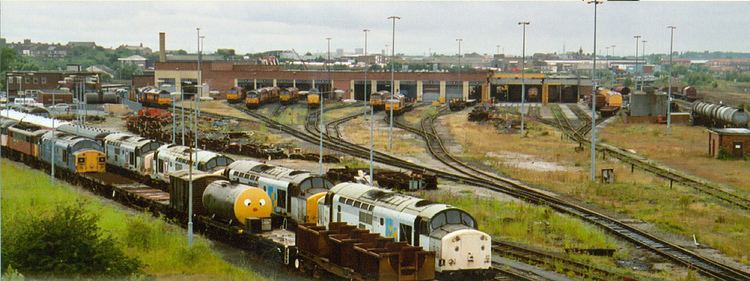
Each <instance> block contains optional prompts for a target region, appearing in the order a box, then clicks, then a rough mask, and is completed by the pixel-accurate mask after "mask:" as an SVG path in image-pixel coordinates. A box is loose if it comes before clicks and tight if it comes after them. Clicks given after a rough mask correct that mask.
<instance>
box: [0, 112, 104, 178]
mask: <svg viewBox="0 0 750 281" xmlns="http://www.w3.org/2000/svg"><path fill="white" fill-rule="evenodd" d="M49 120H51V119H48V118H45V117H40V116H33V115H28V114H25V113H20V112H17V111H12V110H9V111H6V112H4V114H3V116H2V117H0V134H1V135H2V141H1V142H0V144H1V145H2V150H3V152H4V153H6V155H8V156H9V157H10V158H11V159H14V160H18V161H22V162H25V163H29V164H32V165H33V166H35V167H50V166H51V165H54V166H55V168H56V169H57V170H58V171H59V172H60V173H61V174H83V173H103V172H105V170H106V167H105V166H106V156H105V155H104V153H103V152H102V147H101V145H100V144H99V143H98V142H96V141H94V140H92V139H89V138H84V137H80V136H77V135H74V134H69V133H66V132H63V131H55V130H51V129H50V127H51V126H53V124H52V123H51V122H50V121H49ZM61 125H67V123H66V122H61Z"/></svg>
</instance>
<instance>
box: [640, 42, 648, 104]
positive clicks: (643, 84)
mask: <svg viewBox="0 0 750 281" xmlns="http://www.w3.org/2000/svg"><path fill="white" fill-rule="evenodd" d="M641 42H642V43H643V44H642V45H641V48H643V52H641V57H642V58H643V64H641V72H639V73H640V75H638V76H639V77H640V79H641V91H644V90H643V86H645V85H646V77H644V76H645V75H644V74H646V73H645V72H646V71H645V70H646V69H645V68H646V63H647V62H648V61H647V60H646V40H643V41H641Z"/></svg>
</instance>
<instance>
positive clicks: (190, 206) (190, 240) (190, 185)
mask: <svg viewBox="0 0 750 281" xmlns="http://www.w3.org/2000/svg"><path fill="white" fill-rule="evenodd" d="M195 30H196V32H197V33H198V34H197V36H198V38H197V39H198V83H196V86H197V87H198V88H196V96H193V103H194V104H195V108H193V110H192V111H193V112H195V113H194V115H193V133H194V134H195V137H194V139H195V148H193V147H190V149H189V154H190V158H189V160H188V198H193V153H195V156H196V158H197V156H198V111H197V110H198V107H199V106H200V94H201V93H200V92H201V89H199V88H201V87H202V86H203V84H202V83H201V75H200V72H201V41H202V39H203V36H201V28H200V27H198V28H196V29H195ZM184 106H185V104H184V103H183V118H184V112H185V110H184ZM183 126H184V125H183ZM183 134H184V132H183ZM183 141H184V140H183ZM196 160H197V159H196ZM187 236H188V246H189V247H192V246H193V200H188V233H187Z"/></svg>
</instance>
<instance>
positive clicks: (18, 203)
mask: <svg viewBox="0 0 750 281" xmlns="http://www.w3.org/2000/svg"><path fill="white" fill-rule="evenodd" d="M2 173H3V177H2V188H3V197H2V200H3V201H2V208H3V209H2V219H3V220H2V231H3V233H2V234H3V237H4V239H3V266H4V268H5V270H8V271H9V270H10V269H9V268H11V267H12V268H14V269H17V270H18V272H19V273H20V274H22V275H25V276H30V277H34V278H36V277H37V276H36V274H37V273H38V272H39V271H27V269H28V267H27V266H26V265H27V264H29V263H30V262H31V261H36V262H34V263H33V264H34V265H35V266H37V267H41V266H45V267H46V266H50V265H52V264H56V259H55V258H58V257H66V256H72V257H74V260H73V261H77V263H76V264H79V266H77V267H74V266H75V265H69V264H66V265H65V266H67V267H62V268H66V269H65V270H66V271H65V272H74V273H76V274H78V275H75V274H73V273H71V274H72V275H64V276H57V275H55V276H49V275H47V276H39V277H41V278H44V279H47V278H55V279H57V278H63V277H71V278H75V277H76V276H80V278H84V279H88V278H94V279H101V278H99V277H94V276H92V274H96V272H95V270H105V271H104V272H112V273H122V274H124V273H127V272H128V271H127V270H123V269H129V267H113V266H112V264H111V263H110V264H109V265H108V264H103V261H97V260H98V259H100V258H102V257H104V256H103V255H94V256H91V253H92V252H85V251H80V250H78V251H75V249H76V248H82V247H84V246H93V245H97V244H96V243H90V244H86V241H91V240H90V239H89V240H84V238H86V237H91V233H92V229H93V226H92V223H93V224H94V225H95V226H96V227H97V228H98V233H99V234H100V236H98V237H103V238H107V237H109V238H108V239H104V240H100V241H102V242H101V243H100V245H99V246H101V244H108V245H110V247H111V248H108V249H109V250H111V251H112V252H108V251H104V252H103V253H105V254H107V255H113V254H112V253H114V252H116V251H120V252H121V253H124V256H123V258H124V259H125V260H131V261H133V260H137V261H138V263H139V264H140V265H141V266H140V269H141V271H142V274H144V275H145V276H136V279H138V278H140V277H148V276H150V277H155V278H157V279H173V278H177V279H181V280H184V279H187V280H191V279H196V280H205V279H212V280H261V279H262V277H260V276H259V275H258V274H257V273H255V272H251V271H248V270H246V269H243V268H239V267H236V266H233V265H231V264H229V263H227V262H226V261H224V260H223V259H221V257H220V256H219V254H218V253H217V252H216V251H214V250H213V249H212V248H211V242H210V241H208V240H206V239H204V238H202V237H201V236H196V238H195V241H194V244H193V246H192V247H188V246H187V243H186V241H185V232H184V230H183V229H181V228H179V227H177V226H175V225H172V224H169V223H167V222H165V221H164V220H162V219H157V218H153V217H152V216H150V215H149V214H146V213H144V214H139V213H133V212H131V211H129V210H123V209H122V208H120V207H118V206H116V205H113V204H111V203H108V201H102V200H101V199H100V198H99V197H97V196H94V195H89V194H87V193H83V192H81V191H77V190H76V187H73V186H70V185H67V184H64V183H62V182H59V181H58V182H57V183H56V184H50V182H49V181H48V180H47V179H48V177H47V176H46V175H45V174H44V173H42V172H40V171H37V170H32V169H29V168H28V167H26V166H21V165H18V164H11V163H9V162H8V161H7V160H3V163H2ZM70 202H81V204H77V205H73V206H74V207H75V208H73V211H64V208H58V206H63V207H69V208H71V207H70V206H71V205H70ZM79 207H80V209H77V208H79ZM66 217H72V218H75V219H74V220H73V221H82V222H85V223H84V225H83V226H84V227H83V228H81V227H77V226H76V225H70V226H69V227H68V226H67V225H65V224H64V221H65V220H63V221H54V220H59V219H60V218H66ZM92 218H97V220H93V219H92ZM52 227H54V228H57V229H52ZM33 228H36V229H33ZM66 228H76V229H66ZM24 230H28V231H30V232H28V235H24V236H19V235H20V234H19V233H21V232H22V231H24ZM45 231H46V232H51V233H49V234H47V233H44V232H45ZM66 231H70V232H71V233H70V234H69V235H76V236H81V235H83V237H70V236H62V234H58V233H65V232H66ZM34 234H36V235H38V236H40V237H43V239H45V240H44V241H46V240H49V239H54V240H50V241H49V243H48V245H41V244H33V243H32V244H30V245H19V244H16V246H14V245H13V244H14V243H19V242H22V241H35V239H39V238H35V237H31V235H34ZM87 235H88V236H87ZM6 237H8V238H6ZM10 237H28V238H27V239H25V240H18V239H9V238H10ZM37 241H42V240H37ZM24 243H25V242H24ZM50 245H56V246H57V247H58V248H57V249H60V250H59V251H62V250H65V251H66V253H61V254H60V255H58V254H56V255H50V254H49V252H39V251H36V252H31V253H34V254H33V255H27V256H26V257H25V258H21V259H19V258H18V255H19V254H20V255H24V254H28V253H29V252H19V251H20V250H22V249H30V250H34V249H41V247H50ZM18 247H24V248H18ZM102 247H104V246H102ZM12 249H18V250H12ZM11 253H15V254H14V255H15V256H10V254H11ZM61 255H62V256H61ZM87 256H89V257H87ZM114 256H117V255H114ZM43 259H47V260H43ZM84 260H85V261H88V262H89V264H88V266H80V262H82V261H84ZM43 263H49V264H43ZM126 264H128V263H126ZM100 266H101V268H95V267H100ZM106 266H109V267H110V268H109V269H106V268H107V267H106ZM37 270H39V269H37ZM50 270H59V269H57V268H54V269H52V268H50ZM57 272H59V271H51V272H46V273H50V274H55V273H57ZM136 272H137V271H136ZM111 275H115V274H109V275H103V276H102V277H106V276H111ZM98 276H99V275H98Z"/></svg>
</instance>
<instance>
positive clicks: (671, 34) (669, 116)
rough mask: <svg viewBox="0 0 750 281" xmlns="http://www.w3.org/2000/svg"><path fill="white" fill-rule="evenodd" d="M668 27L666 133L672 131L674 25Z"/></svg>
mask: <svg viewBox="0 0 750 281" xmlns="http://www.w3.org/2000/svg"><path fill="white" fill-rule="evenodd" d="M667 28H669V93H668V94H667V100H668V101H669V102H668V103H667V134H671V133H672V47H673V43H674V30H675V29H676V28H677V27H676V26H673V25H670V26H667Z"/></svg>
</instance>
